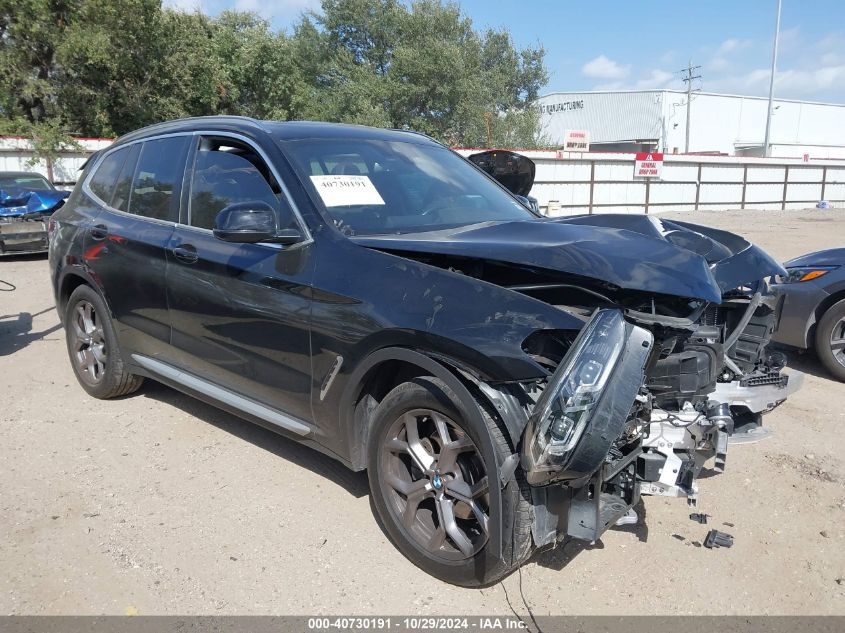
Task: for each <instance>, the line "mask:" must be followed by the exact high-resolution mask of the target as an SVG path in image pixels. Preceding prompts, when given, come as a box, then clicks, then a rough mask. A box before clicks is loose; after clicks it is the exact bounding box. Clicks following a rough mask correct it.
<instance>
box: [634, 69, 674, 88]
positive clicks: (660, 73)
mask: <svg viewBox="0 0 845 633" xmlns="http://www.w3.org/2000/svg"><path fill="white" fill-rule="evenodd" d="M673 79H674V75H673V74H672V73H670V72H668V71H665V70H660V69H656V70H652V71H651V72H650V73H649V74H648V75H647V76H646V77H643V78H642V79H639V80H637V82H636V83H635V84H634V88H636V89H637V90H649V89H651V88H667V87H668V84H669V83H671V82H672V80H673Z"/></svg>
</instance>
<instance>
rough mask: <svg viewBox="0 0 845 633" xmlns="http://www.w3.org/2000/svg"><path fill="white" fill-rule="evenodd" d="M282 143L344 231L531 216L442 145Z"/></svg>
mask: <svg viewBox="0 0 845 633" xmlns="http://www.w3.org/2000/svg"><path fill="white" fill-rule="evenodd" d="M283 145H284V148H285V150H287V152H288V154H289V155H290V156H291V158H292V159H293V161H294V163H295V165H296V167H297V169H298V170H299V171H300V172H301V173H302V174H303V175H304V178H303V180H305V181H306V182H308V183H310V184H311V185H313V187H314V189H315V190H316V192H317V195H318V197H319V199H320V200H321V201H322V203H323V205H324V206H325V207H326V210H327V211H328V213H329V215H330V216H331V220H332V221H333V222H334V224H335V226H337V227H338V228H339V229H340V230H341V231H343V232H344V233H345V234H346V235H350V236H352V235H377V234H396V233H416V232H420V231H436V230H440V229H446V228H451V227H455V226H464V225H467V224H477V223H479V222H490V221H507V220H530V219H533V218H534V217H536V216H534V215H533V214H532V213H531V212H530V211H528V209H526V208H525V207H523V206H522V205H521V204H520V203H519V202H517V201H516V200H515V199H514V198H513V197H511V195H510V194H508V193H507V192H506V191H504V190H503V189H502V188H501V187H499V186H498V185H497V184H496V183H494V182H492V181H491V180H490V179H489V178H488V177H487V176H485V175H484V174H482V173H481V172H479V171H478V170H477V169H476V168H475V167H473V166H471V165H469V164H468V163H467V162H466V161H464V160H463V159H462V158H460V157H459V156H457V155H456V154H454V153H453V152H451V151H449V150H448V149H446V148H445V147H436V146H430V145H418V144H415V143H405V142H401V141H383V140H366V139H305V140H295V141H284V142H283Z"/></svg>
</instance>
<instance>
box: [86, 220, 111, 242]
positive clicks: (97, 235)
mask: <svg viewBox="0 0 845 633" xmlns="http://www.w3.org/2000/svg"><path fill="white" fill-rule="evenodd" d="M88 234H89V235H90V236H91V237H92V238H93V239H95V240H104V239H106V238H107V237H108V236H109V227H107V226H106V225H105V224H95V225H94V226H92V227H91V228H89V229H88Z"/></svg>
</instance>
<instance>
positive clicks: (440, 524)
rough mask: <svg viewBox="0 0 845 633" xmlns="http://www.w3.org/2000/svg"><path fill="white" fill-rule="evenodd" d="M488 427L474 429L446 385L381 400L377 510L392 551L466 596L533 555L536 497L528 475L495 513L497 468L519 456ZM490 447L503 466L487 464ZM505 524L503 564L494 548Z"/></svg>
mask: <svg viewBox="0 0 845 633" xmlns="http://www.w3.org/2000/svg"><path fill="white" fill-rule="evenodd" d="M481 410H482V412H483V411H484V410H483V409H481ZM483 417H484V420H485V424H484V425H483V426H481V428H476V427H477V426H480V425H478V424H477V423H474V422H473V420H474V419H475V418H473V417H472V416H470V415H467V412H466V411H464V410H463V409H462V407H461V404H460V401H459V399H458V398H457V396H456V395H455V394H454V393H453V392H452V391H451V390H450V389H449V388H448V387H447V386H446V384H445V383H443V382H442V381H440V380H438V379H436V378H432V377H419V378H415V379H413V380H411V381H409V382H406V383H402V384H400V385H399V386H397V387H396V388H395V389H393V390H392V391H391V392H390V393H389V394H388V395H387V396H385V398H384V400H382V402H381V404H380V405H379V406H378V408H377V409H376V412H375V421H374V425H373V428H372V430H371V433H370V439H369V446H368V458H369V463H368V476H369V480H370V490H371V493H372V498H373V503H374V505H375V508H376V510H377V512H378V515H379V517H380V519H381V521H382V524H383V526H384V528H385V530H386V531H387V533H388V535H389V536H390V538H391V540H392V541H393V543H394V545H396V547H397V549H399V551H400V552H402V554H403V555H404V556H405V557H406V558H408V559H409V560H410V561H411V562H412V563H414V564H415V565H417V566H418V567H420V568H421V569H423V570H424V571H426V572H427V573H429V574H431V575H432V576H435V577H437V578H439V579H441V580H444V581H446V582H449V583H452V584H455V585H461V586H465V587H475V586H480V585H489V584H491V583H493V582H496V581H497V580H499V579H501V578H502V577H504V576H506V575H507V574H508V573H510V572H511V571H513V570H514V569H515V568H516V567H517V566H518V565H520V564H521V563H522V562H524V561H525V560H527V558H528V557H529V556H530V555H531V552H532V541H531V512H530V509H531V503H530V491H529V490H528V487H527V484H525V482H524V479H523V478H522V476H521V473H519V472H518V473H517V477H516V478H514V479H511V481H509V482H508V484H507V485H506V486H505V487H504V488H503V489H502V490H501V497H502V504H501V506H502V507H501V509H499V508H495V507H492V506H491V503H490V498H491V496H490V486H498V485H500V484H499V481H500V477H499V470H498V465H497V464H501V463H502V462H503V461H504V459H505V458H506V457H508V456H509V455H511V454H512V453H513V449H512V447H511V446H510V445H509V442H508V441H507V439H506V436H505V434H504V433H503V432H502V429H501V428H500V426H499V425H498V424H497V423H496V421H495V420H493V419H492V418H491V417H490V416H489V415H487V414H486V412H484V415H483ZM485 444H486V445H492V447H493V452H494V454H495V456H496V459H495V461H496V463H493V464H488V463H485V460H484V458H483V454H484V451H483V450H482V447H483V446H485ZM499 513H501V517H500V516H498V515H499ZM500 519H501V526H502V550H503V552H502V554H503V555H502V557H501V558H500V557H498V556H494V555H493V554H492V553H491V552H490V548H489V540H490V531H491V530H492V529H494V527H493V526H495V525H497V524H498V522H499V520H500Z"/></svg>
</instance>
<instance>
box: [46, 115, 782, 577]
mask: <svg viewBox="0 0 845 633" xmlns="http://www.w3.org/2000/svg"><path fill="white" fill-rule="evenodd" d="M510 164H511V162H509V160H505V161H504V162H503V163H502V165H503V169H505V171H507V166H508V165H510ZM514 164H515V163H514ZM530 173H531V175H532V176H533V173H534V170H533V168H532V169H531V170H530ZM519 188H520V191H521V193H525V192H526V191H527V190H528V189H530V183H527V188H526V183H525V182H521V183H519ZM524 200H525V199H524V198H519V197H517V196H515V195H514V194H512V193H511V192H509V191H508V190H507V189H505V188H504V187H503V186H502V185H501V184H499V183H498V182H496V180H494V179H493V178H492V177H490V176H488V175H487V174H486V173H484V171H482V170H481V169H480V168H478V167H476V166H475V165H473V164H472V163H470V162H468V161H466V160H464V159H463V158H461V157H460V156H459V155H457V154H456V153H454V152H452V151H451V150H449V149H448V148H446V147H443V146H442V145H440V144H438V143H436V142H435V141H433V140H431V139H430V138H428V137H425V136H423V135H420V134H415V133H412V132H401V131H394V130H381V129H372V128H366V127H357V126H346V125H335V124H324V123H307V122H289V123H274V122H261V121H256V120H252V119H245V118H238V117H211V118H196V119H185V120H179V121H173V122H168V123H162V124H159V125H154V126H152V127H148V128H145V129H142V130H140V131H137V132H134V133H131V134H128V135H126V136H124V137H123V138H120V139H118V140H117V141H116V142H115V143H114V144H113V145H112V146H111V147H109V148H108V149H106V150H103V151H101V152H100V153H98V154H96V155H95V156H94V157H92V159H91V160H90V161H89V163H88V164H87V165H86V167H85V169H84V172H83V174H82V176H81V178H80V181H79V183H78V185H77V186H76V189H75V190H74V192H73V194H72V195H71V197H70V198H69V200H68V202H67V203H66V204H65V206H64V207H63V208H62V209H60V210H59V211H58V212H57V213H56V214H55V215H54V216H53V218H52V222H51V223H50V238H49V239H50V259H49V261H50V271H51V275H52V281H53V287H54V291H55V296H56V304H57V307H58V310H59V313H60V315H61V318H62V321H63V324H64V327H65V331H66V334H67V347H68V353H69V356H70V360H71V363H72V365H73V369H74V371H75V373H76V376H77V378H78V379H79V383H80V384H81V386H82V387H83V388H84V389H85V390H86V391H87V392H88V393H90V394H91V395H92V396H94V397H97V398H111V397H115V396H123V395H126V394H129V393H131V392H133V391H135V390H136V389H138V388H139V387H140V385H141V383H142V381H143V380H144V379H145V378H151V379H154V380H157V381H161V382H163V383H166V384H168V385H171V386H172V387H175V388H176V389H179V390H182V391H184V392H186V393H188V394H192V395H194V396H196V397H197V398H201V399H203V400H206V401H208V402H211V403H213V404H215V405H217V406H219V407H221V408H223V409H226V410H228V411H230V412H232V413H235V414H237V415H239V416H242V417H243V418H246V419H247V420H250V421H252V422H255V423H257V424H260V425H262V426H265V427H267V428H270V429H272V430H274V431H277V432H279V433H282V434H284V435H286V436H288V437H291V438H294V439H296V440H298V441H301V442H302V443H303V444H306V445H309V446H311V447H313V448H316V449H317V450H320V451H322V452H324V453H327V454H329V455H331V456H332V457H334V458H336V459H338V460H340V461H341V462H343V463H344V464H346V465H347V466H349V467H350V468H353V469H355V470H363V469H367V471H368V475H369V480H370V485H371V490H372V495H373V501H374V506H375V508H376V509H377V512H378V515H379V518H380V520H381V521H382V523H383V525H384V527H385V529H386V531H387V533H388V534H389V535H390V537H391V539H392V540H393V542H394V543H395V544H396V546H397V547H398V548H399V549H400V550H401V551H402V553H403V554H404V555H405V556H407V557H408V558H409V559H410V560H412V561H413V562H414V563H416V564H417V565H418V566H420V567H421V568H423V569H424V570H426V571H428V572H429V573H431V574H434V575H435V576H437V577H439V578H441V579H444V580H446V581H448V582H452V583H456V584H461V585H467V586H473V585H483V584H489V583H491V582H494V581H496V580H497V579H499V578H501V577H502V576H504V575H505V574H507V573H508V572H510V571H511V570H513V569H514V568H515V567H516V566H517V565H519V564H521V563H522V562H524V561H525V560H527V558H528V557H529V556H530V554H531V553H532V551H534V550H535V549H536V548H538V547H541V546H547V545H551V544H554V543H556V542H558V541H560V540H562V539H564V538H578V539H583V540H587V541H594V540H596V539H598V538H599V537H600V535H601V534H602V533H603V532H604V531H605V530H606V529H607V528H609V527H610V526H612V525H614V524H616V523H617V522H619V521H623V522H626V521H628V522H632V521H636V520H637V519H636V515H635V513H634V510H633V506H634V505H635V504H636V503H638V501H639V499H640V495H642V494H651V495H666V496H676V497H688V498H690V500H694V499H695V497H696V492H697V487H696V483H695V479H696V476H697V475H698V473H699V471H700V469H701V467H702V465H703V464H704V463H705V461H706V460H708V459H710V458H715V459H716V468H717V469H721V467H722V466H723V465H724V459H725V452H726V450H727V438H728V437H729V436H730V435H731V434H732V433H734V431H735V429H736V428H737V426H739V425H740V423H742V424H746V423H749V421H750V423H751V424H752V425H759V423H760V415H761V413H763V412H765V411H767V410H769V409H771V408H773V407H774V406H776V405H777V404H779V403H780V402H782V401H783V400H784V399H785V398H786V395H787V393H788V392H789V391H790V390H791V389H792V388H794V386H795V380H792V382H790V381H789V378H788V377H787V376H785V375H782V374H781V373H780V370H781V368H782V366H783V363H782V362H781V360H780V359H779V358H777V357H775V356H773V355H771V354H769V353H768V352H767V351H766V344H767V343H768V339H769V337H770V336H771V330H772V327H773V325H774V322H775V319H776V303H775V302H774V301H773V300H772V298H771V297H770V294H769V292H768V288H767V285H766V281H765V278H766V277H768V276H769V275H772V274H778V273H782V272H783V271H782V270H781V268H780V266H779V264H778V263H777V262H775V261H774V260H773V259H772V258H771V257H769V256H768V255H767V254H766V253H765V252H763V251H761V250H760V249H759V248H757V247H756V246H754V245H752V244H749V243H748V242H746V241H745V240H743V239H742V238H740V237H738V236H736V235H732V234H729V233H724V232H721V231H714V230H711V229H707V228H704V227H698V226H694V225H689V224H685V223H680V222H669V221H660V220H654V219H652V218H647V217H640V216H583V217H575V218H567V219H564V220H560V219H557V220H552V219H548V218H543V217H540V216H538V215H537V214H536V213H535V212H534V211H532V210H531V209H529V208H528V207H527V206H524V205H523V202H524ZM755 381H756V382H755Z"/></svg>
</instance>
